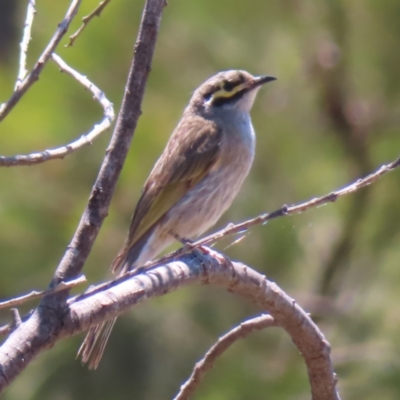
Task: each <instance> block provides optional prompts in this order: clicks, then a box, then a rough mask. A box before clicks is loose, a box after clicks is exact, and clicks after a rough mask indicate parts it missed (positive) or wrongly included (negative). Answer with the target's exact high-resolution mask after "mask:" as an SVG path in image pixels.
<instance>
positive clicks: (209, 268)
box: [0, 251, 340, 400]
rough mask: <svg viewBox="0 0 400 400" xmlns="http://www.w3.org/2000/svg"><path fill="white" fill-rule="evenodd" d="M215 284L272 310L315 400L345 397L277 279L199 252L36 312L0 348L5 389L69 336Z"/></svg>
mask: <svg viewBox="0 0 400 400" xmlns="http://www.w3.org/2000/svg"><path fill="white" fill-rule="evenodd" d="M196 283H202V284H212V285H216V286H219V287H222V288H224V289H226V290H228V291H229V292H231V293H235V294H239V295H241V296H243V297H246V298H248V299H249V300H250V301H252V302H253V303H255V304H257V305H258V306H259V307H260V308H261V309H262V310H264V311H266V312H268V313H270V314H271V316H272V317H273V318H274V321H275V322H276V324H277V325H278V326H280V327H282V328H283V329H284V330H285V331H286V332H287V333H288V334H289V335H290V337H291V339H292V340H293V342H294V344H295V345H296V346H297V348H298V350H299V351H300V353H301V354H302V356H303V357H304V360H305V363H306V366H307V370H308V375H309V381H310V385H311V392H312V398H313V400H339V399H340V397H339V394H338V393H337V391H336V377H335V374H334V371H333V367H332V362H331V358H330V346H329V344H328V342H327V341H326V339H325V338H324V336H323V334H322V333H321V332H320V330H319V329H318V327H317V326H316V325H315V324H314V323H313V321H312V320H311V318H310V317H309V316H308V314H307V313H306V312H305V311H304V310H303V309H302V308H301V307H300V306H299V305H298V304H296V302H295V301H294V300H293V299H291V298H290V297H288V296H287V295H286V294H285V293H284V292H283V291H282V290H281V289H280V288H279V287H278V286H277V285H276V284H275V283H271V282H269V281H268V280H267V279H266V278H265V276H263V275H261V274H259V273H258V272H256V271H254V270H253V269H251V268H250V267H248V266H246V265H244V264H241V263H232V264H230V263H224V264H219V263H218V261H217V260H215V259H213V258H211V257H210V256H208V255H203V254H201V253H199V252H198V251H194V252H192V253H190V254H185V255H183V256H181V257H180V258H179V259H178V260H176V261H175V262H171V263H169V264H166V265H160V266H158V267H157V268H154V269H153V270H152V271H149V272H147V273H145V274H141V275H137V276H135V277H133V278H128V279H127V278H126V277H121V278H120V279H117V280H116V281H114V282H111V283H109V285H108V286H106V287H104V286H103V288H102V289H101V290H99V291H96V290H95V291H91V292H90V293H87V294H83V295H80V296H76V297H73V298H71V299H70V300H69V301H68V302H67V307H66V308H65V309H64V312H63V313H53V314H52V318H48V317H47V318H43V316H42V313H43V311H45V310H43V309H41V308H40V307H39V312H35V313H34V314H33V315H32V316H31V317H30V318H29V319H28V320H27V321H26V322H24V323H23V324H21V325H20V326H19V328H17V329H16V330H15V331H13V332H12V333H11V335H10V336H9V337H8V339H7V340H6V341H5V343H4V344H3V346H2V347H1V348H0V390H2V389H4V388H5V387H6V386H7V385H8V384H10V383H11V382H12V381H13V379H14V378H15V377H16V375H17V374H18V373H19V372H20V371H21V370H22V369H23V368H24V367H25V366H26V365H27V364H28V363H29V362H30V361H31V360H32V359H33V357H34V356H36V355H38V354H39V353H40V352H42V351H43V350H45V349H47V348H50V347H52V346H53V345H54V343H55V342H57V341H58V340H61V339H62V338H64V337H67V336H72V335H75V334H77V333H80V332H83V331H84V330H87V329H88V328H89V327H90V326H93V325H96V324H98V323H100V322H102V321H104V320H106V319H111V318H113V317H115V316H117V315H121V314H123V313H124V312H126V311H127V310H128V309H130V308H131V307H132V306H134V305H136V304H139V303H140V302H142V301H145V300H149V299H151V298H154V297H158V296H162V295H165V294H167V293H169V292H172V291H174V290H176V289H178V288H180V287H182V286H188V285H193V284H196Z"/></svg>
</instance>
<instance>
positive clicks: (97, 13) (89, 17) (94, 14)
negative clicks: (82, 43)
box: [65, 0, 110, 47]
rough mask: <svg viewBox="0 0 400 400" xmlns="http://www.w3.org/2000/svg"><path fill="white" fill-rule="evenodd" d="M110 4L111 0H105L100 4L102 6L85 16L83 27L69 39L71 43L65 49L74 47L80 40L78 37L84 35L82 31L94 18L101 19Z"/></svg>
mask: <svg viewBox="0 0 400 400" xmlns="http://www.w3.org/2000/svg"><path fill="white" fill-rule="evenodd" d="M109 2H110V0H103V1H101V2H100V4H99V5H98V6H97V7H96V8H95V9H94V10H93V11H92V12H91V13H90V14H88V15H86V16H84V17H83V18H82V25H81V26H80V27H79V29H78V30H77V31H76V32H75V33H74V34H72V35H71V36H70V37H69V43H68V44H67V45H65V47H70V46H73V44H74V43H75V40H76V39H77V38H78V36H79V35H80V34H81V33H82V31H83V30H84V29H85V28H86V27H87V25H88V23H89V22H90V21H91V20H92V19H93V18H94V17H100V15H101V13H102V11H103V10H104V9H105V8H106V6H107V4H108V3H109Z"/></svg>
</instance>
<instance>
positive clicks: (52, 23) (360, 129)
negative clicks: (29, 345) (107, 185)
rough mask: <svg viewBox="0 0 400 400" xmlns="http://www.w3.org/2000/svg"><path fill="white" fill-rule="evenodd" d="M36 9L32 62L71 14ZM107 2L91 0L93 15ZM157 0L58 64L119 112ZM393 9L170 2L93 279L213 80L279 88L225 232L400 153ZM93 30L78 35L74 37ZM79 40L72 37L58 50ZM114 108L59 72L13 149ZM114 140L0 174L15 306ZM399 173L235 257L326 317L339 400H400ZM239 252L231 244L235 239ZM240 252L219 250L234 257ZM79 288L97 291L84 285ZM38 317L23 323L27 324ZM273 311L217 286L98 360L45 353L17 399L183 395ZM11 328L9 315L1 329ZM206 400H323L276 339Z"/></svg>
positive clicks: (6, 92) (5, 9) (13, 24)
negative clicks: (206, 361) (260, 79)
mask: <svg viewBox="0 0 400 400" xmlns="http://www.w3.org/2000/svg"><path fill="white" fill-rule="evenodd" d="M68 4H69V2H68V1H57V2H55V1H53V0H41V1H40V0H39V1H37V15H36V19H35V23H34V26H33V40H32V42H31V44H30V49H29V57H28V61H29V65H30V66H31V65H32V63H33V62H34V61H35V60H36V59H37V57H38V55H39V54H40V53H41V51H42V49H43V48H44V46H45V45H46V44H47V42H48V40H49V39H50V37H51V36H52V34H53V31H54V29H55V27H56V26H57V24H58V23H59V22H60V21H61V19H62V16H63V15H64V13H65V10H66V8H67V7H68ZM96 5H97V0H90V1H89V0H86V1H84V2H83V4H82V6H81V9H80V13H79V16H80V17H82V16H83V15H86V14H87V13H88V12H90V11H91V10H92V9H93V8H94V7H95V6H96ZM142 7H143V1H117V0H115V1H112V2H111V3H110V5H109V6H108V7H107V8H106V10H105V11H104V13H103V14H102V16H101V18H100V19H99V18H96V19H95V20H93V21H92V22H91V24H90V25H89V26H88V28H87V29H86V30H85V31H84V33H83V35H82V36H81V37H80V38H79V39H78V40H77V42H76V44H75V45H74V47H72V48H68V49H65V48H64V47H63V46H60V47H59V49H58V50H57V52H58V53H59V54H60V55H61V56H62V57H63V58H64V59H65V60H66V61H67V62H68V63H70V64H71V65H72V66H74V67H75V68H76V69H77V70H79V71H80V72H81V73H83V74H85V75H87V76H88V77H89V78H90V79H91V80H92V81H93V82H94V83H96V84H97V85H98V86H99V87H100V88H101V89H103V90H104V91H105V93H106V94H107V96H108V97H109V99H110V100H111V101H113V102H114V104H115V106H116V110H118V108H119V105H120V101H121V96H122V93H123V89H124V83H125V80H126V74H127V71H128V68H129V65H130V62H131V56H132V49H133V45H134V40H135V37H136V33H137V28H138V24H139V21H140V18H141V11H142ZM25 8H26V1H14V2H10V1H8V2H7V1H3V2H0V16H1V18H0V19H1V21H0V102H2V101H6V100H7V99H8V98H9V96H10V94H11V92H12V89H13V85H14V81H15V77H16V73H17V66H18V52H19V47H18V46H19V40H20V37H21V28H22V26H23V24H24V18H25V12H26V11H25ZM399 21H400V2H399V1H398V0H380V1H378V0H363V1H361V0H342V1H339V0H337V1H334V0H329V1H328V0H326V1H318V0H303V1H300V0H280V1H278V0H273V1H265V0H247V1H246V2H244V1H233V0H220V1H215V0H197V1H196V0H192V1H185V0H175V1H174V0H170V1H169V5H168V7H167V8H166V9H165V11H164V15H163V19H162V24H161V30H160V35H159V40H158V43H157V48H156V52H155V57H154V60H153V68H152V72H151V74H150V78H149V82H148V86H147V90H146V94H145V99H144V104H143V115H142V117H141V118H140V121H139V125H138V128H137V130H136V133H135V137H134V141H133V145H132V149H131V152H130V154H129V158H128V160H127V162H126V164H125V167H124V169H123V172H122V176H121V179H120V181H119V183H118V186H117V190H116V193H115V196H114V199H113V202H112V206H111V209H110V213H109V217H108V218H107V219H106V221H105V223H104V225H103V228H102V230H101V232H100V235H99V237H98V239H97V241H96V243H95V246H94V249H93V251H92V253H91V255H90V258H89V259H88V262H87V263H86V265H85V269H84V273H85V274H86V275H87V278H88V280H89V283H95V282H99V281H101V280H103V279H106V277H107V276H109V275H108V272H107V271H108V266H109V264H110V262H111V260H112V259H113V257H114V256H115V255H116V253H117V251H118V250H119V247H120V246H121V244H122V242H123V240H124V238H125V235H126V232H127V229H128V226H129V220H130V216H131V213H132V211H133V207H134V204H135V202H136V201H137V199H138V196H139V192H140V189H141V186H142V184H143V182H144V180H145V179H146V177H147V175H148V173H149V171H150V169H151V167H152V165H153V164H154V162H155V160H156V159H157V157H158V156H159V154H160V153H161V151H162V149H163V147H164V145H165V143H166V141H167V139H168V137H169V135H170V133H171V132H172V130H173V128H174V126H175V124H176V123H177V121H178V120H179V118H180V115H181V112H182V110H183V108H184V106H185V105H186V103H187V102H188V100H189V98H190V95H191V91H193V90H194V89H195V88H196V87H197V86H198V85H199V84H200V83H201V82H202V81H204V80H205V79H206V78H208V77H209V76H210V75H212V74H214V73H215V72H216V71H219V70H225V69H231V68H241V69H247V70H249V71H250V72H251V73H253V74H271V75H274V76H277V77H278V81H276V82H274V83H271V84H269V85H267V86H266V87H265V88H263V89H262V90H261V91H260V93H259V96H258V98H257V101H256V103H255V106H254V109H253V112H252V116H253V124H254V127H255V130H256V132H257V154H256V159H255V163H254V166H253V169H252V171H251V173H250V176H249V177H248V179H247V181H246V183H245V185H244V187H243V189H242V191H241V193H240V195H239V196H238V198H237V199H236V201H235V203H234V205H233V206H232V207H231V209H230V210H229V212H228V213H226V215H224V217H223V218H222V220H221V221H220V223H219V226H221V227H222V226H224V225H225V224H226V223H228V222H230V221H234V222H238V221H242V220H244V219H246V218H249V217H253V216H256V215H257V214H259V213H262V212H266V211H272V210H274V209H276V208H278V207H280V206H281V205H282V204H285V203H286V204H292V203H296V202H299V201H303V200H306V199H309V198H311V197H314V196H318V195H323V194H326V193H328V192H329V191H331V190H333V189H335V188H338V187H341V186H343V185H345V184H346V183H348V182H350V181H351V180H353V179H356V178H358V177H360V176H363V175H365V174H367V173H368V172H370V171H373V170H374V169H376V168H377V167H378V166H379V165H381V164H383V163H387V162H389V161H391V160H393V159H394V158H395V157H397V156H398V154H399V149H400V135H399V131H400V79H399V74H400V23H399ZM79 25H80V22H79V18H77V19H76V21H75V22H74V23H73V25H72V28H71V33H72V32H73V31H74V30H75V29H76V28H78V26H79ZM66 43H67V39H64V41H63V44H66ZM101 116H102V112H101V109H100V107H99V106H98V105H97V104H96V103H94V102H93V101H92V99H91V95H90V93H88V92H86V91H84V90H83V89H82V88H81V87H80V86H79V85H78V84H77V83H76V82H75V81H73V80H72V78H70V77H69V76H67V75H65V74H60V73H59V71H58V69H57V67H56V66H55V65H54V64H52V63H49V64H48V65H47V67H46V68H45V70H44V72H43V73H42V75H41V77H40V80H39V82H37V83H36V84H35V85H34V86H33V87H32V88H31V90H30V91H29V92H28V94H27V95H26V96H24V98H23V99H22V101H21V102H20V103H19V104H18V105H17V107H16V108H15V109H14V110H13V111H12V112H11V114H10V115H9V116H8V117H7V119H6V120H5V121H3V122H2V124H1V125H0V131H1V134H0V154H1V155H14V154H24V153H29V152H32V151H40V150H43V149H46V148H52V147H56V146H57V145H61V144H64V143H67V142H69V141H71V140H72V139H73V138H75V137H77V136H79V135H81V134H82V133H84V132H87V131H88V130H89V129H90V127H91V126H92V125H93V124H94V123H95V122H96V121H98V120H100V119H101ZM109 138H110V132H107V133H105V134H103V136H102V137H101V138H99V139H98V140H96V141H95V142H94V143H93V145H92V146H91V147H86V148H84V149H82V150H80V151H78V152H76V153H75V154H73V155H70V156H68V157H67V158H65V159H64V160H56V161H51V162H47V163H44V164H41V165H37V166H33V167H15V168H3V169H2V170H0V221H1V228H0V255H1V263H0V274H1V279H0V298H8V297H11V296H15V295H17V294H21V293H24V292H27V291H30V290H32V289H43V288H45V287H46V286H47V284H48V282H49V280H50V278H51V276H52V273H53V271H54V269H55V267H56V266H57V263H58V261H59V260H60V258H61V256H62V254H63V252H64V250H65V248H66V246H67V245H68V243H69V240H70V239H71V237H72V235H73V232H74V230H75V227H76V226H77V223H78V221H79V218H80V215H81V213H82V211H83V209H84V206H85V204H86V201H87V199H88V195H89V192H90V189H91V186H92V184H93V182H94V179H95V177H96V175H97V172H98V169H99V166H100V163H101V161H102V158H103V156H104V153H105V149H106V146H107V143H108V141H109ZM399 183H400V171H395V172H392V173H391V174H389V175H387V176H385V177H384V178H383V179H382V180H381V181H379V182H378V183H376V184H374V185H372V186H370V187H368V188H366V189H363V190H362V191H360V192H358V193H356V194H353V195H351V196H348V197H346V198H343V199H341V200H340V201H338V202H337V203H335V204H329V205H327V206H324V207H322V208H318V209H314V210H312V211H309V212H307V213H305V214H302V215H299V216H295V217H290V218H281V219H278V220H275V221H273V222H271V223H269V224H268V225H266V226H262V227H255V228H253V229H252V230H251V234H250V235H248V236H247V237H246V238H245V239H244V240H242V241H241V242H240V243H238V244H236V245H234V246H232V247H230V248H229V249H227V250H226V253H227V254H228V255H229V256H231V257H232V258H234V259H240V260H242V261H243V262H245V263H247V264H248V265H250V266H252V267H254V268H256V269H257V270H259V271H262V272H263V273H265V274H266V275H267V276H268V277H269V278H270V279H271V280H273V281H276V282H277V283H278V285H280V286H281V287H282V288H283V289H284V290H285V291H286V292H287V293H288V294H289V295H291V296H292V297H294V298H295V299H296V300H297V301H298V302H299V303H300V304H301V305H302V306H303V307H304V308H305V309H306V310H308V311H310V312H311V313H312V315H313V316H315V318H316V320H317V321H318V324H319V326H320V327H321V329H322V330H323V332H324V334H325V335H326V337H327V339H328V340H329V342H330V343H331V345H332V355H333V359H334V362H335V369H336V372H337V373H338V377H339V384H338V387H339V389H340V392H341V395H342V398H343V399H347V400H352V399H364V400H369V399H377V398H380V399H385V400H386V399H399V398H400V341H399V336H400V311H399V300H400V290H399V286H400V268H399V266H400V244H399V243H400V229H399V226H400V224H399V222H400V185H399ZM232 240H233V239H231V241H232ZM229 243H230V241H229V240H228V241H226V242H224V243H221V244H219V245H218V246H217V247H218V248H219V249H220V250H222V251H224V248H225V247H226V246H227V245H228V244H229ZM79 290H83V288H79ZM29 307H34V304H33V303H31V304H29V305H27V306H26V307H25V308H24V309H21V312H22V313H23V312H26V311H28V310H29ZM258 312H259V310H258V309H256V308H255V307H254V306H253V305H252V304H249V302H248V301H246V300H244V299H242V298H239V297H236V296H232V295H231V294H228V293H225V292H223V291H221V289H220V288H215V287H204V286H202V287H200V286H198V287H190V288H186V289H183V290H179V291H178V292H176V293H173V294H171V295H168V296H164V297H162V298H160V299H157V300H152V301H150V302H147V303H146V304H142V305H140V306H139V307H137V308H135V309H134V310H132V311H131V312H129V313H127V314H126V315H125V316H124V317H122V318H120V320H119V321H118V323H117V326H116V329H115V331H114V332H113V334H112V337H111V340H110V342H109V345H108V348H107V350H106V353H105V356H104V359H103V362H102V363H101V365H100V368H99V369H98V370H97V371H96V372H89V371H88V370H87V369H86V368H84V367H82V366H81V365H80V363H79V362H78V361H75V354H76V351H77V349H78V346H79V344H80V341H81V339H82V338H83V335H80V336H79V337H73V338H70V339H67V340H64V341H62V342H60V343H58V344H57V345H56V346H55V347H54V348H53V349H51V350H50V351H47V352H46V353H44V354H42V355H40V356H39V357H37V359H36V360H35V361H34V362H32V363H31V364H30V365H29V366H28V368H27V369H26V370H25V371H24V372H23V373H22V374H21V375H20V377H19V378H18V379H17V380H16V381H15V382H14V383H13V384H12V385H11V386H10V388H9V389H7V391H6V392H5V393H4V394H3V395H2V397H1V398H2V399H6V400H11V399H12V400H28V399H29V400H31V399H32V400H33V399H35V400H36V399H37V400H39V399H40V400H43V399H45V400H47V399H52V400H69V399H99V400H101V399H111V398H112V399H128V398H135V399H146V400H153V399H154V400H158V399H168V398H171V397H172V396H173V395H174V394H175V393H176V392H177V391H178V388H179V386H180V384H181V383H183V381H184V380H185V379H186V378H187V377H188V376H189V374H190V371H191V368H192V366H193V365H194V363H195V361H196V360H198V359H199V358H200V357H201V356H202V355H203V353H204V352H205V351H206V349H208V347H209V346H210V345H212V344H213V343H214V342H215V340H216V338H217V337H218V336H219V335H221V334H222V333H224V332H225V331H227V330H228V329H230V328H231V327H232V326H234V325H235V324H238V323H239V322H240V321H242V320H243V319H245V318H248V317H250V316H253V315H256V314H257V313H258ZM8 321H9V315H8V313H6V312H2V313H1V314H0V323H7V322H8ZM194 398H195V399H206V400H211V399H230V400H241V399H265V398H268V399H296V400H300V399H308V398H310V395H309V384H308V380H307V376H306V371H305V366H304V363H303V361H302V359H301V357H300V355H299V353H298V351H297V349H296V348H295V347H294V345H293V344H292V343H291V341H290V339H289V338H288V335H287V334H286V333H285V332H283V331H281V330H278V329H270V330H266V331H263V332H260V333H257V334H253V335H252V336H251V337H249V338H248V339H246V340H245V341H241V342H239V343H237V344H235V345H234V347H233V348H232V349H231V350H229V352H227V353H226V354H225V355H224V356H223V357H222V358H221V359H219V360H218V362H217V364H216V366H215V368H214V369H213V370H212V371H211V372H210V373H209V374H208V375H207V377H206V379H205V381H204V383H203V384H202V385H201V387H200V389H199V390H198V392H197V393H196V395H195V396H194Z"/></svg>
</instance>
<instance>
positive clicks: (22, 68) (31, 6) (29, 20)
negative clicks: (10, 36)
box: [14, 0, 36, 90]
mask: <svg viewBox="0 0 400 400" xmlns="http://www.w3.org/2000/svg"><path fill="white" fill-rule="evenodd" d="M35 5H36V4H35V0H29V1H28V7H27V11H26V18H25V24H24V30H23V35H22V40H21V44H20V48H21V52H20V55H19V69H18V76H17V81H16V82H15V86H14V90H17V89H18V87H19V86H20V84H21V82H22V81H23V80H24V78H25V76H26V74H27V73H28V71H27V69H26V57H27V55H28V46H29V42H30V40H31V30H32V24H33V19H34V17H35V14H36V9H35Z"/></svg>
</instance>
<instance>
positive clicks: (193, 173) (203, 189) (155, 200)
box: [78, 70, 276, 369]
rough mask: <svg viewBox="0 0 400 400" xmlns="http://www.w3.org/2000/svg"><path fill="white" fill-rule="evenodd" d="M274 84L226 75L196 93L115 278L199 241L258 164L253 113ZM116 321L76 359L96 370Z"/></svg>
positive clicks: (135, 219)
mask: <svg viewBox="0 0 400 400" xmlns="http://www.w3.org/2000/svg"><path fill="white" fill-rule="evenodd" d="M275 79H276V78H275V77H273V76H269V75H264V76H253V75H252V74H250V73H249V72H247V71H243V70H228V71H222V72H219V73H217V74H216V75H214V76H212V77H210V78H209V79H207V80H206V81H205V82H204V83H203V84H201V85H200V86H199V87H198V88H197V89H196V90H195V91H194V93H193V95H192V97H191V99H190V101H189V104H188V106H187V107H186V108H185V110H184V112H183V115H182V118H181V120H180V121H179V123H178V125H177V127H176V128H175V130H174V131H173V133H172V135H171V137H170V139H169V141H168V143H167V145H166V147H165V149H164V151H163V153H162V154H161V156H160V158H159V159H158V161H157V162H156V164H155V165H154V167H153V170H152V171H151V173H150V175H149V177H148V178H147V180H146V182H145V184H144V187H143V189H142V192H141V196H140V198H139V201H138V203H137V205H136V208H135V210H134V213H133V216H132V220H131V224H130V228H129V232H128V236H127V238H126V240H125V243H124V244H123V246H122V248H121V250H120V252H119V253H118V255H117V256H116V258H115V259H114V261H113V262H112V265H111V270H112V271H113V272H117V271H119V274H120V275H123V274H124V273H126V272H127V271H134V270H136V269H139V268H140V267H141V266H143V265H144V264H145V263H146V262H148V261H150V260H152V259H153V258H154V257H156V256H157V255H158V254H159V253H160V252H162V251H163V250H164V249H165V248H166V247H167V246H169V245H170V244H172V243H173V241H174V240H176V239H177V238H182V240H190V239H193V238H196V237H198V236H199V235H201V234H202V233H203V232H205V231H206V230H207V229H209V228H210V227H211V226H213V225H214V224H215V223H216V222H217V220H218V219H219V218H220V216H221V215H222V214H223V213H224V212H225V211H226V210H227V209H228V207H229V206H230V205H231V203H232V201H233V200H234V198H235V197H236V195H237V193H238V192H239V189H240V188H241V186H242V183H243V181H244V179H245V178H246V176H247V175H248V173H249V170H250V168H251V165H252V163H253V159H254V153H255V132H254V129H253V126H252V123H251V118H250V110H251V108H252V106H253V103H254V100H255V97H256V94H257V92H258V90H259V89H260V87H261V86H262V85H264V84H265V83H267V82H271V81H274V80H275ZM115 321H116V318H114V319H112V320H109V321H106V322H104V323H101V324H99V325H97V326H95V327H92V328H90V330H89V332H88V333H87V335H86V338H85V339H84V341H83V343H82V345H81V347H80V349H79V351H78V357H79V356H80V357H81V360H82V362H83V363H87V364H88V368H89V369H96V368H97V367H98V365H99V363H100V360H101V358H102V355H103V352H104V349H105V346H106V344H107V340H108V338H109V336H110V334H111V330H112V328H113V326H114V323H115Z"/></svg>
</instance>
